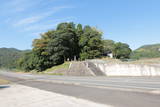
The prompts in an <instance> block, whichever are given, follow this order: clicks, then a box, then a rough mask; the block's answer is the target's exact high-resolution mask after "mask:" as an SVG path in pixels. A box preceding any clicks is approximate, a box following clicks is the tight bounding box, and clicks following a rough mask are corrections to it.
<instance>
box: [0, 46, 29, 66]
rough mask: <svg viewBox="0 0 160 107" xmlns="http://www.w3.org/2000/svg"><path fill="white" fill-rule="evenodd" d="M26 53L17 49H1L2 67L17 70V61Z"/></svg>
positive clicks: (0, 59)
mask: <svg viewBox="0 0 160 107" xmlns="http://www.w3.org/2000/svg"><path fill="white" fill-rule="evenodd" d="M25 52H26V51H21V50H18V49H15V48H0V67H5V68H15V67H16V61H17V59H18V58H20V57H21V56H22V55H23V54H24V53H25Z"/></svg>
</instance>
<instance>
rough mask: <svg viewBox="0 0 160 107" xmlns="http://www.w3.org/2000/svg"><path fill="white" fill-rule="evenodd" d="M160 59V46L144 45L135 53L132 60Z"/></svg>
mask: <svg viewBox="0 0 160 107" xmlns="http://www.w3.org/2000/svg"><path fill="white" fill-rule="evenodd" d="M157 57H160V44H153V45H144V46H142V47H140V48H138V49H136V50H135V51H133V53H132V55H131V58H133V59H142V58H157Z"/></svg>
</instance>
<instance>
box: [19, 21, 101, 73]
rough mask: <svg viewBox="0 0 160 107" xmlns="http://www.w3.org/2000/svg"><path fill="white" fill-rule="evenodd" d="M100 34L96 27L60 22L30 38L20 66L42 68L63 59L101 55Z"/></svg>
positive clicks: (41, 69) (30, 68) (40, 69)
mask: <svg viewBox="0 0 160 107" xmlns="http://www.w3.org/2000/svg"><path fill="white" fill-rule="evenodd" d="M102 51H103V44H102V33H101V32H100V31H98V30H97V29H96V28H93V27H90V26H85V27H82V25H81V24H78V25H75V24H74V23H61V24H59V25H58V26H57V28H56V29H55V30H51V31H48V32H46V33H44V34H41V38H40V39H35V40H34V41H33V49H32V51H31V52H29V53H27V54H26V55H25V56H23V57H22V58H21V59H20V60H19V61H18V63H19V67H20V68H22V69H24V70H26V71H30V70H33V69H36V70H38V71H43V70H45V69H47V68H50V67H52V66H54V65H58V64H62V63H64V61H65V60H74V59H77V60H78V59H80V60H85V59H93V58H99V57H101V56H102Z"/></svg>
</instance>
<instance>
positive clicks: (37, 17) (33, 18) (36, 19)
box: [13, 6, 72, 27]
mask: <svg viewBox="0 0 160 107" xmlns="http://www.w3.org/2000/svg"><path fill="white" fill-rule="evenodd" d="M66 8H72V7H70V6H58V7H54V8H53V9H51V10H50V11H47V12H45V13H42V14H41V15H35V16H31V17H27V18H24V19H21V20H19V21H16V22H15V23H14V24H13V26H15V27H17V26H23V25H28V24H33V23H36V22H39V21H40V20H42V19H44V18H46V17H49V16H51V15H53V14H54V13H56V12H58V11H60V10H62V9H66Z"/></svg>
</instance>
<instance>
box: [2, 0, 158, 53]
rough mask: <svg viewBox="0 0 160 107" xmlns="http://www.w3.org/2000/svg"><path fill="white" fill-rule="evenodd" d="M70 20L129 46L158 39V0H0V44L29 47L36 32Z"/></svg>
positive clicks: (20, 47)
mask: <svg viewBox="0 0 160 107" xmlns="http://www.w3.org/2000/svg"><path fill="white" fill-rule="evenodd" d="M70 21H73V22H75V23H81V24H83V25H91V26H95V27H97V28H98V29H100V30H102V31H103V32H104V35H103V38H104V39H112V40H114V41H116V42H118V41H120V42H124V43H128V44H129V45H130V47H131V48H132V49H136V48H138V47H139V46H141V45H145V44H154V43H160V0H0V47H8V48H10V47H13V48H18V49H21V50H24V49H31V48H32V47H31V45H32V41H33V39H35V38H39V34H40V33H43V32H45V31H47V30H50V29H54V28H55V27H56V25H57V24H58V23H60V22H70Z"/></svg>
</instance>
